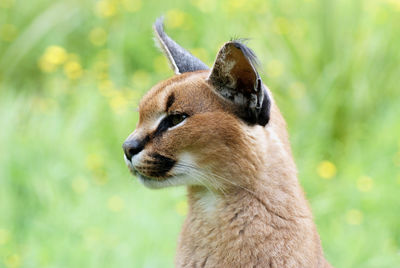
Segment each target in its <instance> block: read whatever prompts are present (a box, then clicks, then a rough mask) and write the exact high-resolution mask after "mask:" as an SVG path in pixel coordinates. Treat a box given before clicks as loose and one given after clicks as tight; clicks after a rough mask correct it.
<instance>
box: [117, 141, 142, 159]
mask: <svg viewBox="0 0 400 268" xmlns="http://www.w3.org/2000/svg"><path fill="white" fill-rule="evenodd" d="M122 148H123V149H124V153H125V155H126V158H128V159H129V160H131V159H132V157H133V156H134V155H135V154H138V153H140V152H141V151H142V150H143V148H144V144H143V142H141V141H140V140H136V139H129V140H126V141H125V142H124V144H123V145H122Z"/></svg>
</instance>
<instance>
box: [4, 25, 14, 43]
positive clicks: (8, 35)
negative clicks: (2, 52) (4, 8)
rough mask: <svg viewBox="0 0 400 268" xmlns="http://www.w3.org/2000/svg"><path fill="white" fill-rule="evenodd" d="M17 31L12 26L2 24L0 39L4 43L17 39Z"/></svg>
mask: <svg viewBox="0 0 400 268" xmlns="http://www.w3.org/2000/svg"><path fill="white" fill-rule="evenodd" d="M17 34H18V30H17V27H15V26H14V25H12V24H4V25H3V26H1V29H0V37H1V39H3V40H4V41H6V42H11V41H13V40H14V39H15V37H17Z"/></svg>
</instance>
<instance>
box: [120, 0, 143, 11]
mask: <svg viewBox="0 0 400 268" xmlns="http://www.w3.org/2000/svg"><path fill="white" fill-rule="evenodd" d="M122 7H123V8H124V10H126V11H128V12H132V13H133V12H136V11H139V10H140V9H141V8H142V0H122Z"/></svg>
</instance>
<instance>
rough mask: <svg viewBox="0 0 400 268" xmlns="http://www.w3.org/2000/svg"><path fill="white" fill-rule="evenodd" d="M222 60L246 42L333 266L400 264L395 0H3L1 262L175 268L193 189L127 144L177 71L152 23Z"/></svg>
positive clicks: (399, 16) (398, 13) (399, 30)
mask: <svg viewBox="0 0 400 268" xmlns="http://www.w3.org/2000/svg"><path fill="white" fill-rule="evenodd" d="M161 14H165V15H166V28H167V31H168V32H169V33H170V35H171V36H173V37H174V38H175V39H176V40H177V41H178V42H179V43H181V44H182V45H183V46H184V47H187V48H189V49H190V50H191V51H192V53H193V54H195V55H197V56H198V57H199V58H200V59H202V60H203V61H204V62H206V63H207V64H209V65H211V64H212V62H213V59H214V57H215V55H216V53H217V50H218V48H219V47H220V46H221V45H222V44H223V43H224V42H225V41H227V40H229V39H230V38H231V37H233V36H238V37H249V38H251V40H250V42H249V46H250V47H252V48H253V49H254V50H255V51H256V53H257V54H258V56H259V58H260V61H261V62H262V66H261V67H260V73H261V75H262V77H263V79H264V82H265V83H266V84H267V85H268V86H269V88H270V89H271V90H272V91H273V93H274V97H275V100H276V101H277V102H278V104H279V106H280V108H281V110H282V112H283V114H284V116H285V117H286V119H287V121H288V126H289V131H290V134H291V140H292V145H293V152H294V155H295V158H296V162H297V164H298V167H299V178H300V180H301V183H302V185H303V186H304V189H305V192H306V193H307V197H308V199H309V200H310V203H311V207H312V209H313V212H314V216H315V219H316V223H317V225H318V229H319V232H320V234H321V239H322V242H323V246H324V249H325V252H326V256H327V258H328V259H329V261H330V262H331V263H332V264H333V265H335V266H336V267H363V268H364V267H397V266H399V265H400V253H399V252H400V228H399V227H400V218H399V208H400V198H399V188H400V135H399V134H400V124H399V115H400V105H399V98H400V90H399V77H400V64H399V62H400V53H399V47H400V2H399V1H396V0H382V1H374V0H365V1H362V0H353V1H348V0H347V1H345V0H339V1H328V0H322V1H316V0H304V1H303V0H302V1H288V0H279V1H278V0H268V1H262V0H259V1H256V0H255V1H242V0H222V1H212V0H191V1H155V0H151V1H143V0H100V1H94V0H93V1H90V0H87V1H78V0H72V1H68V0H60V1H52V0H35V1H29V3H28V2H26V1H22V0H1V1H0V127H1V131H0V163H1V164H0V267H3V266H4V267H172V266H173V256H174V252H175V247H176V238H177V236H178V233H179V230H180V226H181V224H182V221H183V219H184V214H185V210H186V203H185V189H183V188H174V189H164V190H159V191H151V190H148V189H146V188H144V187H143V186H142V185H140V184H139V183H138V182H137V181H136V180H135V178H132V177H131V176H130V174H129V172H128V169H127V168H126V167H125V165H124V162H123V158H122V150H121V144H122V142H123V141H124V139H125V137H127V136H128V134H129V133H130V132H131V131H133V129H134V128H135V124H136V121H137V112H136V106H137V103H138V101H139V99H140V97H141V96H142V95H143V94H144V93H145V92H146V91H147V90H148V89H149V88H150V87H151V86H152V85H153V84H155V83H156V82H157V81H159V80H161V79H164V78H167V77H169V76H171V75H172V72H171V71H170V70H169V69H168V66H167V63H166V60H165V59H164V57H163V56H162V55H161V53H160V52H158V50H157V49H156V48H155V47H154V45H153V40H152V29H151V24H152V23H153V22H154V21H155V18H156V17H158V16H160V15H161Z"/></svg>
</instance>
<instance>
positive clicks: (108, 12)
mask: <svg viewBox="0 0 400 268" xmlns="http://www.w3.org/2000/svg"><path fill="white" fill-rule="evenodd" d="M95 11H96V14H97V15H98V16H99V17H103V18H108V17H112V16H114V15H115V14H117V3H116V1H112V0H102V1H99V2H97V4H96V8H95Z"/></svg>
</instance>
